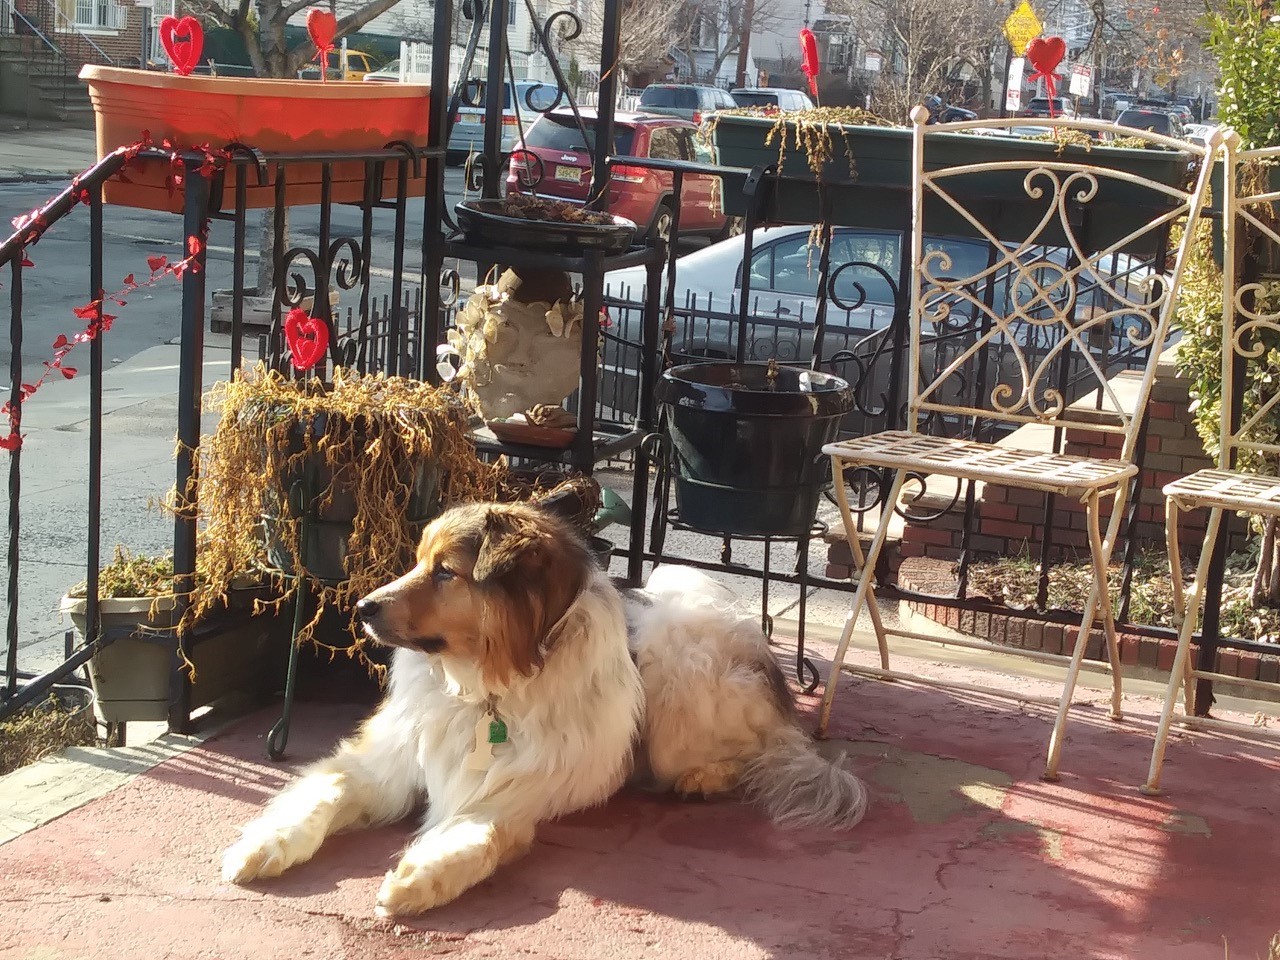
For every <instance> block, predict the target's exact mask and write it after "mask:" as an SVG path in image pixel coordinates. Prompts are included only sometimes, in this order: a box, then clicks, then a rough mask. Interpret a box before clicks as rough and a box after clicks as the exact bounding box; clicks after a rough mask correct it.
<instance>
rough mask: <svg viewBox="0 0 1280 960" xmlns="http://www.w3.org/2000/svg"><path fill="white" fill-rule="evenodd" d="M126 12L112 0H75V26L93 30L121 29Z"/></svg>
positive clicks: (125, 18) (123, 25) (124, 21)
mask: <svg viewBox="0 0 1280 960" xmlns="http://www.w3.org/2000/svg"><path fill="white" fill-rule="evenodd" d="M128 16H129V15H128V12H127V11H126V10H125V9H124V8H123V7H121V6H117V5H116V3H115V2H114V0H76V26H77V27H90V28H92V29H95V30H123V29H124V27H125V24H126V22H127V21H128Z"/></svg>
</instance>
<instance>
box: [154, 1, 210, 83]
mask: <svg viewBox="0 0 1280 960" xmlns="http://www.w3.org/2000/svg"><path fill="white" fill-rule="evenodd" d="M160 44H161V45H162V46H163V47H164V52H165V53H167V54H168V55H169V60H170V62H171V63H172V64H173V69H174V71H175V72H177V73H178V74H180V75H181V76H184V77H185V76H186V75H187V74H189V73H190V72H191V71H192V70H194V69H195V68H196V67H197V66H199V64H200V54H202V53H203V52H204V28H203V27H202V26H200V21H199V20H197V19H196V18H195V17H189V16H188V17H183V18H182V19H181V20H179V19H178V18H177V17H165V18H164V19H163V20H161V21H160Z"/></svg>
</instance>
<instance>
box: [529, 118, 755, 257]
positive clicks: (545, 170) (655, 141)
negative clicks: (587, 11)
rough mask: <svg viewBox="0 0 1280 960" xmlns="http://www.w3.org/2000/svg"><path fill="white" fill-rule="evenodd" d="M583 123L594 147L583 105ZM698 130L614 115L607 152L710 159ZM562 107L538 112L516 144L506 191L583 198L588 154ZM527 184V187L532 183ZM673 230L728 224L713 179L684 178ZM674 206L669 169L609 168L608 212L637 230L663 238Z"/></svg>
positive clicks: (702, 230) (716, 231)
mask: <svg viewBox="0 0 1280 960" xmlns="http://www.w3.org/2000/svg"><path fill="white" fill-rule="evenodd" d="M581 114H582V122H583V126H584V127H585V128H586V132H587V137H588V138H589V139H590V142H591V146H592V147H594V146H595V132H596V131H595V122H596V115H595V111H593V110H582V111H581ZM697 132H698V128H697V127H695V126H694V125H693V124H692V123H689V122H688V121H685V120H680V119H678V118H676V117H650V116H645V115H643V114H638V113H619V114H618V115H617V116H616V117H615V118H614V129H613V149H612V151H611V154H612V155H613V156H631V157H652V158H654V159H662V160H690V161H699V162H702V163H710V162H712V153H711V149H710V147H708V146H706V145H705V144H703V143H702V142H701V141H699V140H698V139H697V137H696V134H697ZM583 141H584V138H583V136H582V131H580V130H579V129H578V125H577V123H576V122H575V121H574V118H573V113H572V112H570V111H569V110H554V111H552V112H551V113H547V114H544V115H543V116H541V117H539V118H538V119H537V120H536V121H535V122H534V124H533V125H532V126H531V127H529V129H528V130H527V131H526V132H525V135H524V139H523V141H521V142H520V143H518V144H516V147H515V150H514V151H513V152H512V154H511V166H510V169H509V170H508V172H507V193H509V194H510V193H537V194H538V195H539V196H543V197H555V198H556V199H558V200H568V201H569V202H571V203H585V202H586V200H587V198H588V196H589V194H590V188H591V156H590V154H589V153H588V152H587V145H586V144H585V143H584V142H583ZM531 181H533V182H532V185H531V183H530V182H531ZM681 199H682V201H683V202H682V204H681V206H680V233H681V234H682V235H683V234H686V233H691V234H703V235H713V236H719V235H721V234H724V233H727V232H728V229H729V226H730V221H727V220H726V218H725V215H724V207H723V204H722V203H721V201H720V178H719V177H714V176H708V175H705V174H693V175H687V176H685V178H684V189H683V191H682V194H681ZM674 209H675V200H674V198H673V190H672V175H671V174H670V173H666V172H662V171H658V170H649V169H646V168H644V167H628V166H616V167H614V168H613V176H612V178H611V180H610V183H609V211H610V212H611V213H616V214H617V215H618V216H620V217H626V218H627V219H628V220H632V221H634V222H635V223H636V224H637V225H638V226H639V227H640V230H641V231H642V232H645V233H647V234H648V235H650V236H656V237H662V238H663V239H667V238H668V237H669V236H670V233H671V214H672V211H673V210H674Z"/></svg>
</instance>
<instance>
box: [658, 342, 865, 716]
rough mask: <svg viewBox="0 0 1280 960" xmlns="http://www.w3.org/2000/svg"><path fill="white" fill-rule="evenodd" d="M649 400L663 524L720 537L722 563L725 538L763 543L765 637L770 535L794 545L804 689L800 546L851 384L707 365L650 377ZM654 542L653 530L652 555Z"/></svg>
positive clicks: (757, 366)
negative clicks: (666, 504) (661, 479)
mask: <svg viewBox="0 0 1280 960" xmlns="http://www.w3.org/2000/svg"><path fill="white" fill-rule="evenodd" d="M656 397H657V400H658V402H659V403H661V404H662V405H663V418H662V419H663V422H664V423H665V436H664V437H663V438H662V439H663V441H664V443H665V446H666V454H665V457H664V459H665V461H666V464H665V469H666V472H667V475H668V476H670V477H672V478H673V479H674V481H675V496H676V510H675V514H674V516H673V520H674V522H675V523H676V524H677V525H678V527H680V528H684V529H688V530H693V531H697V532H699V533H707V534H716V535H719V536H721V537H722V538H723V539H724V543H725V548H724V556H725V558H726V560H725V562H728V561H727V556H728V550H729V543H730V541H731V540H733V539H745V540H754V541H758V542H761V543H763V545H764V578H763V589H762V596H761V604H762V610H761V627H762V629H763V630H764V632H765V634H766V635H769V634H771V633H772V618H771V617H770V615H769V612H768V603H769V592H768V591H769V555H770V547H771V544H772V542H773V540H775V539H782V540H794V541H795V543H796V552H797V573H798V581H799V586H800V602H799V611H798V612H799V617H800V629H799V631H798V633H797V637H796V648H797V649H796V678H797V680H798V681H799V682H800V684H801V686H802V687H804V688H805V690H806V691H811V690H813V689H814V688H815V687H816V686H817V682H818V673H817V670H816V669H814V667H813V664H812V663H810V662H809V661H808V660H807V659H806V658H805V656H804V626H803V625H804V609H805V604H806V598H807V585H808V557H809V550H808V547H809V541H810V538H811V537H812V536H813V535H814V529H815V524H816V518H817V510H818V501H819V498H820V497H821V496H822V493H823V491H825V490H826V489H827V488H828V487H829V486H830V484H831V477H830V466H829V463H828V461H827V458H826V457H825V456H824V455H823V453H822V448H823V446H824V445H826V444H828V443H830V442H832V441H833V440H835V438H836V435H837V434H838V432H839V429H840V421H841V419H842V418H843V417H844V415H845V414H846V413H848V412H849V410H850V409H852V407H853V400H854V398H853V390H852V388H851V387H850V386H849V384H848V383H846V382H845V381H844V380H841V379H840V378H839V377H834V376H832V375H830V374H825V373H819V372H817V371H814V370H808V369H803V368H799V367H785V366H779V365H778V364H777V363H776V362H775V361H772V360H771V361H769V362H768V363H748V364H736V363H720V362H713V363H698V364H689V365H687V366H679V367H673V368H671V369H670V370H668V371H667V372H666V373H665V374H663V376H662V378H661V379H660V380H659V381H658V385H657V390H656ZM664 499H665V495H664ZM655 529H656V528H655ZM662 539H663V538H662V536H661V535H660V534H657V535H655V538H654V546H655V550H656V552H657V553H658V554H661V551H662ZM806 673H807V674H808V677H809V679H806Z"/></svg>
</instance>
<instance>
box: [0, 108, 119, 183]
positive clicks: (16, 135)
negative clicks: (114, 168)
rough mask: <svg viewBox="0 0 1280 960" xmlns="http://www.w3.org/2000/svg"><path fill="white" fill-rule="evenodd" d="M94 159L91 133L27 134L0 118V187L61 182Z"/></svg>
mask: <svg viewBox="0 0 1280 960" xmlns="http://www.w3.org/2000/svg"><path fill="white" fill-rule="evenodd" d="M97 158H98V153H97V142H96V140H95V138H94V132H93V130H92V129H85V128H84V127H58V128H55V129H31V130H28V129H26V128H25V126H24V125H23V122H22V121H21V120H19V119H18V118H16V117H7V116H0V183H15V182H22V181H30V180H65V179H66V178H67V177H69V176H75V175H76V174H78V173H82V172H83V171H85V170H86V169H88V168H89V167H91V166H93V164H94V162H95V161H96V160H97Z"/></svg>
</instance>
